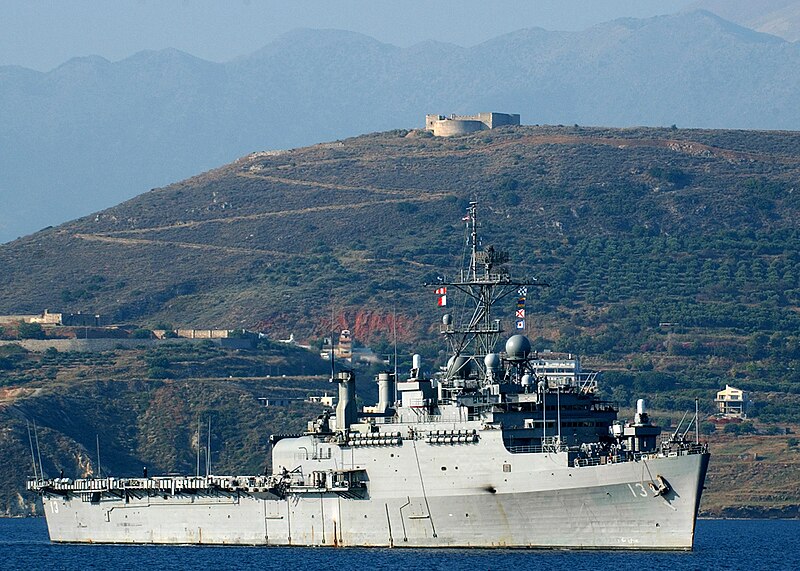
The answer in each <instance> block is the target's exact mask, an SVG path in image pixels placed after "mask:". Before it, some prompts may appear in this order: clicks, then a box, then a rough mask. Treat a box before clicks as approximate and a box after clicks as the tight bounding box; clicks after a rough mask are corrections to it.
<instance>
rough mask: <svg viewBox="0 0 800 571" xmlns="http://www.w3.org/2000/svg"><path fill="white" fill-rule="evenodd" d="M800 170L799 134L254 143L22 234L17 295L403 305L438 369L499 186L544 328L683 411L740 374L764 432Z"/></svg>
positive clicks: (1, 258)
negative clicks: (460, 282) (456, 282)
mask: <svg viewBox="0 0 800 571" xmlns="http://www.w3.org/2000/svg"><path fill="white" fill-rule="evenodd" d="M798 181H800V134H798V133H791V132H747V131H710V130H709V131H704V130H681V129H648V128H638V129H604V128H591V127H580V126H573V127H544V126H541V127H540V126H537V127H517V128H502V129H498V130H494V131H491V132H483V133H477V134H474V135H470V136H464V137H458V138H453V139H434V138H431V137H430V136H428V135H426V134H424V133H421V132H418V131H392V132H387V133H377V134H372V135H364V136H361V137H356V138H353V139H347V140H342V141H335V142H332V143H327V144H322V145H316V146H313V147H308V148H302V149H293V150H287V151H270V152H262V153H255V154H253V155H249V156H247V157H244V158H242V159H240V160H238V161H236V162H235V163H232V164H230V165H226V166H223V167H221V168H219V169H217V170H214V171H209V172H207V173H204V174H202V175H199V176H196V177H194V178H191V179H188V180H185V181H182V182H179V183H176V184H174V185H171V186H169V187H165V188H160V189H154V190H152V191H150V192H147V193H145V194H143V195H141V196H139V197H137V198H135V199H133V200H130V201H128V202H126V203H123V204H120V205H119V206H117V207H114V208H111V209H108V210H105V211H102V212H99V213H97V214H95V215H92V216H89V217H86V218H83V219H80V220H76V221H74V222H71V223H68V224H64V225H62V226H59V227H56V228H48V229H45V230H43V231H41V232H38V233H36V234H33V235H31V236H28V237H26V238H23V239H20V240H17V241H15V242H12V243H9V244H6V245H2V246H0V267H2V268H3V269H4V271H3V272H0V313H26V312H39V311H41V310H42V309H44V308H50V309H53V310H55V309H61V310H64V311H79V310H82V311H91V312H93V313H101V314H105V315H111V316H113V318H114V320H115V321H119V322H140V323H142V324H144V325H150V326H154V325H155V324H157V323H160V322H164V321H167V322H171V323H174V324H176V325H180V326H187V327H200V328H212V327H214V328H234V327H248V328H251V329H260V330H264V331H266V332H267V333H268V334H269V335H270V336H273V337H277V336H281V337H283V336H288V335H289V334H290V333H294V334H295V336H296V337H297V338H307V339H314V338H319V337H320V336H322V335H324V334H326V333H327V332H329V331H330V330H331V329H333V328H336V327H344V326H348V327H350V328H352V329H353V330H354V332H355V336H356V338H358V339H360V340H362V341H365V342H370V343H372V344H374V345H375V346H376V347H384V348H385V347H386V344H387V340H388V339H390V338H391V333H390V332H391V331H392V325H393V324H392V320H393V315H394V313H395V310H396V316H397V318H396V321H397V330H398V335H399V339H400V353H401V356H403V357H404V358H406V359H407V358H408V357H407V356H408V355H410V354H411V353H412V352H414V351H416V352H420V353H422V355H423V357H424V359H425V361H426V363H430V364H431V366H432V367H433V366H436V364H438V363H439V361H440V359H441V358H442V356H441V355H440V354H439V352H438V345H437V344H436V343H435V341H436V339H435V331H436V329H437V326H436V324H437V323H438V321H439V320H440V318H441V315H440V313H441V312H440V310H438V309H437V308H436V307H435V299H434V296H433V295H432V292H431V291H430V290H429V289H427V288H424V287H421V284H422V283H423V282H425V281H429V280H433V279H435V278H436V276H438V275H442V274H443V273H444V274H452V273H453V272H455V271H457V269H458V267H459V264H460V262H461V260H462V255H463V247H464V243H465V227H464V223H463V222H462V221H461V219H462V217H463V215H464V209H465V207H466V205H467V203H468V202H469V201H470V200H478V201H479V203H480V210H479V213H480V221H481V226H482V232H483V234H484V236H485V237H486V242H487V243H491V244H494V245H496V246H498V247H501V248H504V249H508V250H509V251H510V253H511V258H512V260H514V261H515V262H516V264H517V265H515V266H514V267H513V269H512V273H515V274H516V275H535V276H538V277H539V278H541V279H542V280H544V281H546V282H547V283H549V284H550V287H548V288H544V289H542V290H541V291H540V292H539V293H538V294H537V296H535V297H534V296H530V297H529V301H528V304H529V305H528V310H529V318H528V320H527V331H526V333H527V334H528V335H529V336H530V337H531V338H532V339H533V340H534V345H535V346H536V347H537V348H538V349H547V348H553V349H561V350H566V351H572V352H577V353H580V354H582V355H584V356H585V359H584V362H585V364H587V365H588V366H596V367H598V368H603V369H605V370H606V371H607V373H606V375H605V378H604V381H603V389H604V390H605V391H606V392H607V394H608V395H609V396H610V397H611V398H613V399H614V400H616V401H617V402H619V403H620V404H621V405H623V406H626V405H628V406H629V405H631V404H632V403H633V402H634V400H635V399H636V398H638V397H640V396H647V397H648V398H649V399H650V400H651V403H652V405H653V406H654V407H655V408H657V409H659V410H662V411H665V412H664V414H667V415H673V417H677V416H678V415H680V413H681V412H682V411H683V410H686V409H687V408H693V406H694V404H693V403H694V398H695V397H698V398H700V402H701V408H702V409H703V410H704V411H705V412H711V411H712V410H713V403H712V399H713V397H714V392H715V391H716V390H718V389H719V388H721V387H722V386H724V385H725V384H726V383H730V384H734V385H736V386H738V387H740V388H743V389H745V390H748V391H751V392H752V393H753V396H754V400H755V405H754V409H753V410H752V416H753V417H754V418H755V419H756V420H757V421H758V423H759V424H758V426H759V427H760V429H761V430H763V431H765V432H766V431H770V430H771V428H770V427H777V428H784V427H785V426H788V425H789V424H790V423H797V422H798V421H800V413H799V412H798V411H800V407H798V405H799V404H800V373H799V372H798V371H800V336H799V335H798V331H800V254H798V252H800V228H798V226H800V186H798ZM501 309H502V308H501ZM513 309H514V308H513V307H512V305H511V304H509V307H508V308H507V314H506V315H504V316H503V317H505V318H506V319H505V325H506V326H509V325H510V321H511V318H512V317H513ZM332 321H333V323H332ZM0 375H2V372H1V371H0ZM90 378H91V377H90ZM12 385H13V383H12ZM9 388H13V386H10V387H9ZM20 418H21V417H20ZM795 502H796V503H798V502H797V500H795Z"/></svg>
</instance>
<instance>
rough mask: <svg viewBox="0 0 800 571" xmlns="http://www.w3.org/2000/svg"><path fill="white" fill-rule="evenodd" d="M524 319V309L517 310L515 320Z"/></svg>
mask: <svg viewBox="0 0 800 571" xmlns="http://www.w3.org/2000/svg"><path fill="white" fill-rule="evenodd" d="M524 317H525V310H524V309H518V310H517V318H518V319H522V318H524Z"/></svg>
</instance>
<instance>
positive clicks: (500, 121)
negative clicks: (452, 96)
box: [425, 113, 519, 137]
mask: <svg viewBox="0 0 800 571" xmlns="http://www.w3.org/2000/svg"><path fill="white" fill-rule="evenodd" d="M505 125H519V113H516V114H508V113H478V114H477V115H455V114H453V115H450V116H449V117H446V116H445V115H426V116H425V130H426V131H432V132H433V136H434V137H452V136H454V135H466V134H467V133H474V132H475V131H484V130H487V129H494V128H495V127H502V126H505Z"/></svg>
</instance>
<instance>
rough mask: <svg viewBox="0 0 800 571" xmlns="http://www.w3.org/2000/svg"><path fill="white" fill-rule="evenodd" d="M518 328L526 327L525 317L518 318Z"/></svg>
mask: <svg viewBox="0 0 800 571" xmlns="http://www.w3.org/2000/svg"><path fill="white" fill-rule="evenodd" d="M517 329H525V320H524V319H518V320H517Z"/></svg>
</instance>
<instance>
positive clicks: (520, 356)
mask: <svg viewBox="0 0 800 571" xmlns="http://www.w3.org/2000/svg"><path fill="white" fill-rule="evenodd" d="M530 354H531V342H530V341H529V340H528V338H527V337H525V336H524V335H512V336H511V337H509V338H508V341H506V356H507V358H508V360H509V361H524V360H525V359H527V358H528V355H530Z"/></svg>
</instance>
